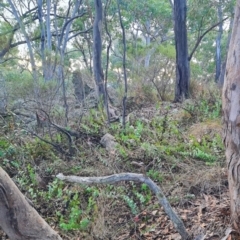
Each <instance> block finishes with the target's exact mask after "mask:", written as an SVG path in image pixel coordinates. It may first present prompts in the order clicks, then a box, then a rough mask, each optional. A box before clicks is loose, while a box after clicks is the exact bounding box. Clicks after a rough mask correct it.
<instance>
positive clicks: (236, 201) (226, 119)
mask: <svg viewBox="0 0 240 240" xmlns="http://www.w3.org/2000/svg"><path fill="white" fill-rule="evenodd" d="M239 22H240V0H237V3H236V8H235V16H234V23H233V31H232V37H231V41H230V48H229V51H228V58H227V66H226V74H225V82H224V87H223V95H222V96H223V114H224V115H223V123H224V144H225V147H226V160H227V167H228V182H229V193H230V205H231V219H232V221H233V226H234V227H235V228H236V229H237V230H238V231H240V44H239V42H240V27H239Z"/></svg>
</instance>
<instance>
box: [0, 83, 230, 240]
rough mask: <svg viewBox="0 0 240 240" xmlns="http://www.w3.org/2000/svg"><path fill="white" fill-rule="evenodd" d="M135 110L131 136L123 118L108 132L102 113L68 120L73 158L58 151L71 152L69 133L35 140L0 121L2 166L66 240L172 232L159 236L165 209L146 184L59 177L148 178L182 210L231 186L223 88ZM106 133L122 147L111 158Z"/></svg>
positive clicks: (19, 126)
mask: <svg viewBox="0 0 240 240" xmlns="http://www.w3.org/2000/svg"><path fill="white" fill-rule="evenodd" d="M209 93H210V94H209ZM141 94H142V95H144V93H141ZM136 95H139V93H138V94H136ZM134 104H135V105H134ZM129 105H132V106H129V109H130V108H131V111H129V112H128V115H127V117H126V119H127V123H126V128H125V129H123V128H122V124H121V119H120V121H116V122H113V123H111V124H110V125H108V124H107V118H106V115H105V114H104V113H103V112H102V110H101V108H92V109H89V110H88V111H87V112H86V113H85V114H84V115H81V117H80V116H79V117H77V120H76V121H75V120H73V119H70V121H69V125H68V126H67V127H66V129H68V130H72V131H73V130H74V131H77V132H78V133H79V135H78V136H77V137H75V138H74V139H73V143H72V146H71V148H72V149H73V151H72V152H73V154H71V155H70V154H69V155H68V154H64V153H63V151H62V152H61V151H58V150H59V149H60V147H61V149H62V150H64V151H65V153H67V151H68V150H69V149H68V145H69V142H68V138H67V135H65V134H64V133H63V132H61V131H56V132H55V133H54V134H52V133H51V131H50V130H49V129H48V127H43V128H41V129H38V130H37V133H38V135H36V134H35V132H32V131H30V130H29V128H27V127H26V125H25V124H26V123H24V124H23V121H21V120H19V118H18V117H17V116H16V115H15V114H13V113H11V112H9V114H8V115H7V116H5V117H2V118H1V119H0V124H1V128H0V129H1V130H0V131H1V135H0V136H1V137H0V162H1V165H2V166H3V168H4V169H5V170H6V171H7V172H8V174H10V176H11V177H12V179H13V180H14V181H15V183H16V184H17V186H18V187H19V188H20V190H21V191H22V192H23V193H24V194H25V196H26V197H27V198H28V199H29V200H30V201H31V203H32V204H33V206H34V207H35V208H36V210H37V211H38V212H39V213H40V214H41V215H42V216H43V217H44V218H45V219H46V221H47V222H48V223H49V224H50V225H51V226H52V227H53V228H54V229H57V231H59V232H60V234H61V235H62V236H63V239H153V238H151V237H153V236H154V234H158V235H159V236H164V235H166V236H169V234H170V233H168V232H166V233H164V232H161V231H160V230H157V229H158V228H159V227H161V224H160V223H159V222H158V221H154V219H156V215H154V214H156V212H157V211H159V210H160V208H159V206H158V203H157V201H156V199H155V196H153V195H152V193H151V191H150V190H149V189H148V187H147V186H146V185H145V184H137V183H131V182H130V183H129V182H128V183H127V182H126V183H119V184H115V185H113V186H112V185H106V186H97V185H96V186H93V185H92V186H83V185H77V184H68V183H64V182H62V181H60V180H58V179H56V177H55V176H56V174H58V173H60V172H63V173H64V174H65V175H78V176H104V175H108V174H113V173H120V172H135V173H144V174H146V175H147V176H149V177H150V178H151V179H152V180H153V181H155V182H156V183H157V184H158V185H159V186H161V187H162V188H163V191H164V193H165V194H166V196H167V198H168V199H169V201H170V203H171V204H172V205H173V206H175V207H176V209H178V207H180V206H187V205H188V203H189V201H195V200H197V199H198V197H199V196H200V195H201V194H206V195H208V194H215V195H218V194H220V193H222V186H224V187H226V186H225V185H224V184H225V183H226V177H225V175H224V172H223V171H222V169H223V166H224V149H223V144H222V139H221V119H220V116H221V100H220V92H219V90H218V89H215V88H214V86H213V87H212V88H211V90H209V91H206V92H203V93H202V94H201V95H198V96H196V97H193V98H192V100H186V101H185V102H184V103H183V104H179V103H178V104H175V103H171V102H162V101H157V102H156V103H147V104H146V106H144V105H143V106H141V108H139V106H138V105H137V104H136V103H135V102H134V99H133V100H132V101H131V102H129ZM134 108H135V110H132V109H134ZM60 110H61V109H60V108H58V109H54V108H53V111H52V112H51V115H50V117H51V121H52V122H55V123H59V121H61V120H60V119H61V117H62V116H61V117H60V116H59V115H63V114H64V113H61V111H60ZM106 133H109V134H111V135H112V136H113V137H114V138H115V141H116V143H117V145H116V148H115V149H114V150H113V151H107V150H106V149H105V148H103V147H102V145H101V144H100V139H101V138H102V136H103V135H104V134H106ZM49 142H50V143H52V144H49ZM53 143H54V144H53ZM225 190H226V189H225ZM183 220H186V219H183ZM165 222H167V221H165ZM168 224H169V223H168ZM162 225H163V223H162ZM170 225H171V224H170ZM164 226H165V225H164ZM164 228H165V227H164ZM170 229H173V227H172V228H170ZM147 236H150V238H147ZM141 237H142V238H141ZM144 237H145V238H144ZM159 239H163V238H159ZM171 239H173V238H171Z"/></svg>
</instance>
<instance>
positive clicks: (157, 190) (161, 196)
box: [56, 173, 190, 240]
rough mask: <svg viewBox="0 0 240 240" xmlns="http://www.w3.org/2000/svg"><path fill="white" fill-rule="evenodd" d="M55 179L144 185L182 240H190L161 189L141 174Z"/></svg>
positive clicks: (62, 176) (89, 182)
mask: <svg viewBox="0 0 240 240" xmlns="http://www.w3.org/2000/svg"><path fill="white" fill-rule="evenodd" d="M56 177H57V178H58V179H60V180H63V181H68V182H73V183H82V184H93V183H98V184H113V183H117V182H121V181H134V182H141V183H145V184H146V185H148V187H149V188H150V189H151V190H152V191H153V192H154V193H155V195H156V197H157V199H158V201H159V203H160V204H161V205H162V206H163V209H164V211H165V213H166V214H167V215H168V217H169V218H170V219H171V221H172V222H173V223H174V226H175V228H176V229H177V231H178V232H179V234H180V235H181V237H182V239H185V240H186V239H190V236H189V234H188V233H187V231H186V228H185V226H184V224H183V222H182V220H181V219H180V218H179V217H178V215H177V214H176V213H175V212H174V211H173V209H172V207H171V205H170V204H169V202H168V200H167V198H166V197H165V196H164V193H163V191H162V190H161V188H160V187H158V186H157V184H156V183H154V182H153V181H152V180H151V179H150V178H149V177H147V176H145V175H143V174H137V173H120V174H113V175H110V176H105V177H78V176H64V175H63V174H62V173H59V174H58V175H57V176H56Z"/></svg>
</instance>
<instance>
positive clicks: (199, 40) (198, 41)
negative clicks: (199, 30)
mask: <svg viewBox="0 0 240 240" xmlns="http://www.w3.org/2000/svg"><path fill="white" fill-rule="evenodd" d="M227 19H228V17H225V18H224V19H223V20H221V21H220V22H218V23H215V24H214V25H212V26H211V27H210V28H208V29H207V30H206V31H205V32H204V33H203V34H202V35H201V36H199V37H198V40H197V42H196V44H195V46H194V48H193V50H192V52H191V53H190V55H189V56H188V61H191V59H192V56H193V54H194V53H195V51H196V50H197V48H198V46H199V44H200V43H201V41H202V39H203V38H204V36H205V35H206V34H207V33H208V32H210V31H211V30H212V29H214V28H215V27H217V26H218V25H219V24H221V23H222V22H224V21H226V20H227Z"/></svg>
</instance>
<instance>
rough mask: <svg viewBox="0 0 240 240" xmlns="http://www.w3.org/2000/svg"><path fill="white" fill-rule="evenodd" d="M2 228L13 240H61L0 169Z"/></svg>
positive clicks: (0, 218)
mask: <svg viewBox="0 0 240 240" xmlns="http://www.w3.org/2000/svg"><path fill="white" fill-rule="evenodd" d="M0 226H1V228H2V229H3V231H4V232H5V233H6V234H7V235H8V237H9V238H10V239H11V240H61V239H62V238H61V237H60V236H59V235H58V234H57V233H56V232H55V231H53V229H52V228H51V227H50V226H49V225H48V224H47V223H46V222H45V221H44V220H43V219H42V218H41V217H40V216H39V214H38V213H37V212H36V210H35V209H34V208H33V207H31V206H30V204H29V203H28V202H27V200H26V198H25V197H24V195H23V194H22V193H21V192H20V191H19V189H18V188H17V187H16V185H15V184H14V182H13V181H12V180H11V178H10V177H9V176H8V175H7V173H6V172H5V171H4V170H3V169H2V168H1V167H0Z"/></svg>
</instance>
